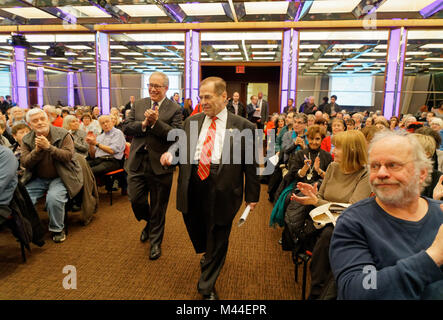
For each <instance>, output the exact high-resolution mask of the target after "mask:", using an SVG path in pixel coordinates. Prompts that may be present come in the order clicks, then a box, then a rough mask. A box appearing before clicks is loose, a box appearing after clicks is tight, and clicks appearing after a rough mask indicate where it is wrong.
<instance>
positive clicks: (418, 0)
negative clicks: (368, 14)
mask: <svg viewBox="0 0 443 320" xmlns="http://www.w3.org/2000/svg"><path fill="white" fill-rule="evenodd" d="M434 1H435V0H389V1H385V2H384V3H383V4H382V5H381V6H380V7H378V9H377V12H415V11H420V10H421V9H423V8H424V7H426V6H428V5H430V4H431V3H432V2H434Z"/></svg>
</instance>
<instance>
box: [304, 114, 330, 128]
mask: <svg viewBox="0 0 443 320" xmlns="http://www.w3.org/2000/svg"><path fill="white" fill-rule="evenodd" d="M325 114H327V113H325ZM314 124H315V116H314V115H313V114H308V121H307V127H308V128H309V127H311V126H313V125H314Z"/></svg>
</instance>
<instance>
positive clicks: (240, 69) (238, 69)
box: [235, 66, 245, 73]
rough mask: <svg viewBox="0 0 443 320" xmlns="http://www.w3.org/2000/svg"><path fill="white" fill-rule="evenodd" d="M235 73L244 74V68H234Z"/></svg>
mask: <svg viewBox="0 0 443 320" xmlns="http://www.w3.org/2000/svg"><path fill="white" fill-rule="evenodd" d="M235 73H245V66H236V67H235Z"/></svg>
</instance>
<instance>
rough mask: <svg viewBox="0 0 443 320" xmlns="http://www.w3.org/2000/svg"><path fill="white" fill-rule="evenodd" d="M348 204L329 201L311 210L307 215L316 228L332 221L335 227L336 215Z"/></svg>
mask: <svg viewBox="0 0 443 320" xmlns="http://www.w3.org/2000/svg"><path fill="white" fill-rule="evenodd" d="M350 205H351V204H349V203H338V202H329V203H326V204H324V205H321V206H319V207H317V208H315V209H313V210H311V212H309V215H310V216H311V218H312V221H313V222H314V227H315V228H317V229H321V228H323V227H324V226H325V225H327V224H328V223H332V224H333V225H334V227H335V223H336V221H337V219H338V216H339V215H340V214H341V213H342V212H343V211H344V210H345V209H346V208H348V207H349V206H350Z"/></svg>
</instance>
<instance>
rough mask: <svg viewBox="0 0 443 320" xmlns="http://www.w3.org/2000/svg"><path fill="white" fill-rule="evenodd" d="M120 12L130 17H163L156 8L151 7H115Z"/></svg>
mask: <svg viewBox="0 0 443 320" xmlns="http://www.w3.org/2000/svg"><path fill="white" fill-rule="evenodd" d="M117 8H119V9H120V10H122V11H124V12H126V13H127V14H128V15H130V16H131V17H165V16H166V13H164V12H163V11H162V10H161V9H160V8H159V7H158V6H156V5H154V4H151V5H121V6H117Z"/></svg>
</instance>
